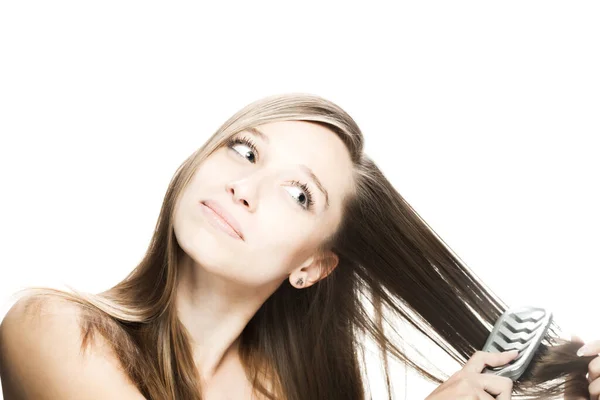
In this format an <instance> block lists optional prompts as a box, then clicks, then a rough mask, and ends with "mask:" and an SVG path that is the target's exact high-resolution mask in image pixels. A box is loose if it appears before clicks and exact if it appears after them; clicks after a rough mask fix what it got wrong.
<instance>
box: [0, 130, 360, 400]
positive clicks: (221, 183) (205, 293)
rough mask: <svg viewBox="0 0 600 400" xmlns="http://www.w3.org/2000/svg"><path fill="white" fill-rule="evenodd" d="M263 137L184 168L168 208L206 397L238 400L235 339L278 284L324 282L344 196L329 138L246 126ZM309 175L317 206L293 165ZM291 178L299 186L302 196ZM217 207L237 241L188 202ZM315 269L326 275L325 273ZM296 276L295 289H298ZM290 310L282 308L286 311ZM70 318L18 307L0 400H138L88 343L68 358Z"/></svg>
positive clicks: (67, 311)
mask: <svg viewBox="0 0 600 400" xmlns="http://www.w3.org/2000/svg"><path fill="white" fill-rule="evenodd" d="M257 128H258V129H260V131H261V132H262V133H264V135H265V137H264V138H261V137H259V135H256V134H253V133H251V132H249V131H242V132H240V133H238V134H237V135H236V137H241V136H245V137H248V138H250V139H251V140H252V141H253V142H254V143H255V144H256V146H257V152H254V151H253V150H252V149H251V148H250V147H248V146H247V145H246V144H244V143H238V144H234V145H233V146H232V147H231V148H229V147H227V146H224V147H222V148H220V149H218V150H217V151H216V152H214V153H213V154H211V155H210V156H209V157H208V158H207V159H206V160H205V161H204V162H203V163H202V164H201V165H200V166H199V167H198V169H197V170H196V171H195V174H194V176H193V178H192V180H191V181H190V182H189V184H188V186H187V187H186V189H185V190H184V192H183V193H182V194H181V197H180V198H179V201H178V203H177V205H176V210H175V220H174V228H175V235H176V237H177V241H178V243H179V245H180V246H181V249H182V252H181V253H180V257H179V261H180V268H179V281H178V286H177V290H176V306H177V313H178V316H179V318H180V320H181V321H182V323H183V325H184V326H185V327H186V329H187V330H188V332H189V334H190V336H191V339H192V348H193V356H194V360H195V362H196V366H197V368H198V372H199V374H200V376H201V378H202V380H203V396H204V398H206V399H209V400H211V399H212V400H220V399H225V398H233V399H238V398H248V397H249V396H248V395H249V393H250V392H249V391H250V385H249V382H248V381H247V380H246V377H245V375H244V372H243V369H242V367H241V364H240V361H239V353H238V342H239V341H238V339H239V335H240V333H241V332H242V330H243V328H244V327H245V326H246V325H247V323H248V321H249V320H250V319H251V318H252V316H253V315H254V314H255V313H256V311H257V310H258V309H259V308H260V306H261V305H262V304H263V303H264V302H265V301H266V300H267V299H268V298H269V296H270V295H271V294H272V293H273V292H274V291H275V290H276V289H277V288H278V287H279V286H280V285H281V284H282V283H284V282H285V281H286V280H289V281H290V283H291V284H292V285H293V286H295V287H296V288H297V289H298V290H302V289H303V288H307V287H309V286H311V285H313V284H315V283H316V282H317V281H319V280H320V279H324V278H325V277H326V275H327V274H325V273H323V271H324V270H325V269H326V268H327V269H329V270H331V269H333V268H335V267H336V266H337V263H338V258H337V256H336V255H335V254H334V253H332V252H328V253H326V254H317V253H316V251H315V250H316V247H317V245H318V244H320V243H321V242H322V240H323V239H324V238H326V237H327V236H328V235H329V234H331V233H332V232H334V231H335V229H336V228H337V226H338V224H339V223H340V221H341V201H342V199H343V197H344V196H345V195H346V194H347V193H349V191H350V190H351V188H352V177H351V170H352V163H351V160H350V156H349V153H348V151H347V149H346V147H345V145H344V144H343V142H342V141H341V139H340V138H339V137H338V136H337V135H335V134H334V133H333V132H331V131H329V130H328V129H327V128H325V127H322V126H320V125H317V124H313V123H309V122H303V121H280V122H274V123H268V124H263V125H259V126H257ZM300 164H302V165H305V166H306V167H308V168H310V169H311V170H312V171H313V172H314V174H315V175H316V176H317V177H318V179H319V181H320V182H321V183H322V186H323V187H324V189H325V190H326V191H327V193H328V202H329V206H328V207H326V197H325V195H324V194H323V193H322V192H321V191H320V190H319V189H318V187H317V185H316V184H315V183H314V181H313V180H311V179H310V178H309V175H307V173H306V172H305V171H304V170H303V169H302V168H301V167H300V166H299V165H300ZM293 181H299V182H301V183H305V184H307V185H308V189H309V190H310V192H311V193H312V201H313V205H312V206H311V209H309V210H307V209H306V208H305V207H306V206H307V205H308V201H307V196H308V193H307V192H306V191H305V190H304V189H303V188H301V187H298V186H296V185H295V184H294V183H293ZM205 199H211V200H214V201H217V202H218V203H219V204H220V206H221V207H223V208H224V209H225V210H226V211H227V212H228V213H230V214H231V215H233V217H234V218H235V219H236V220H237V221H238V223H239V225H240V228H241V230H242V232H243V237H244V238H243V240H239V239H235V238H232V237H231V236H228V235H227V234H226V233H224V232H223V231H221V230H219V229H216V228H215V227H213V226H212V225H211V224H209V223H208V221H207V219H206V216H204V214H203V213H201V212H200V205H199V204H198V202H199V201H200V200H205ZM325 267H326V268H325ZM300 278H301V279H302V284H300V283H298V280H299V279H300ZM291 311H293V310H291ZM76 316H77V309H76V308H75V307H73V306H70V305H69V304H68V303H66V302H62V301H53V302H51V303H49V304H48V305H47V308H46V309H45V312H44V313H43V314H42V316H41V317H40V318H38V319H37V320H35V321H33V320H32V319H31V318H27V315H26V313H25V311H24V304H23V303H22V302H18V303H17V304H16V305H15V306H14V307H13V308H12V309H11V310H10V311H9V313H8V314H7V316H6V317H5V318H4V320H3V323H2V326H1V328H0V345H1V347H0V372H1V373H2V385H3V391H4V396H5V398H6V399H13V398H14V399H34V398H35V399H54V398H65V399H69V398H73V399H75V398H77V399H105V398H121V399H141V398H143V397H142V396H141V394H140V393H139V392H138V391H137V389H136V388H135V386H133V384H132V383H131V382H130V381H129V380H128V378H127V376H126V375H125V374H124V372H123V371H122V370H121V368H120V366H119V364H118V362H117V361H116V356H115V354H114V353H113V352H112V351H111V349H110V346H108V345H107V343H106V342H104V341H103V339H102V338H101V337H97V340H96V342H95V346H94V347H93V348H92V351H91V352H88V353H86V354H85V355H82V354H80V353H79V345H78V340H77V339H78V336H79V326H78V324H77V321H76Z"/></svg>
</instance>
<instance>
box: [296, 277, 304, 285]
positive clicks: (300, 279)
mask: <svg viewBox="0 0 600 400" xmlns="http://www.w3.org/2000/svg"><path fill="white" fill-rule="evenodd" d="M296 285H298V286H302V285H304V279H303V278H298V280H297V281H296Z"/></svg>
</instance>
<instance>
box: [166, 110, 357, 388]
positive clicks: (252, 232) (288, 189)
mask: <svg viewBox="0 0 600 400" xmlns="http://www.w3.org/2000/svg"><path fill="white" fill-rule="evenodd" d="M257 128H259V129H260V131H261V132H262V133H264V135H266V139H261V137H260V136H259V135H255V134H252V133H250V132H247V131H244V132H241V133H239V134H237V135H236V137H243V136H245V137H248V138H250V139H251V140H252V141H253V142H254V144H255V145H256V146H257V150H258V151H257V153H258V154H256V153H254V152H253V151H252V150H251V148H249V147H248V145H246V144H243V143H239V144H234V145H233V146H232V148H227V147H225V148H222V149H220V150H217V151H216V152H215V153H213V154H212V155H211V156H210V157H209V158H208V159H207V160H206V161H205V162H204V163H203V164H202V165H201V166H200V167H199V168H198V170H197V171H196V173H195V175H194V177H193V178H192V181H191V182H190V183H189V185H188V187H187V188H186V190H185V192H184V193H183V195H182V197H181V199H180V203H179V204H178V206H179V207H178V209H177V210H176V214H175V221H174V224H175V234H176V237H177V239H178V242H179V243H180V245H181V247H182V248H183V250H184V251H185V253H183V259H182V265H181V266H182V268H181V269H180V271H181V274H180V280H179V282H180V283H179V287H178V290H177V304H178V312H179V316H180V319H181V321H182V322H183V324H184V325H185V326H186V328H187V329H188V331H189V332H190V334H191V336H192V339H193V348H194V358H195V360H196V364H197V366H198V370H199V371H200V374H201V376H202V377H203V378H204V379H205V380H206V384H207V385H208V387H211V386H210V385H211V382H217V383H220V382H221V381H222V375H223V374H225V375H229V372H230V371H233V373H235V374H237V375H240V373H241V371H242V370H241V367H240V365H239V360H238V359H237V355H238V352H237V344H238V338H239V335H240V333H241V332H242V330H243V329H244V327H245V326H246V324H247V323H248V321H249V320H250V319H251V318H252V316H253V315H254V314H255V313H256V311H257V310H258V309H259V308H260V306H261V305H262V304H263V303H264V302H265V301H266V300H267V298H268V297H269V296H270V295H271V294H272V293H273V292H274V291H275V290H276V289H277V288H278V287H279V286H280V285H281V284H282V283H283V282H284V281H285V280H289V281H290V283H291V284H292V285H294V286H295V287H297V288H299V289H302V288H306V287H309V286H311V285H313V284H314V283H315V282H317V281H318V280H320V279H323V278H324V277H325V274H322V273H321V271H322V269H321V267H322V266H324V265H327V266H329V267H335V266H336V265H337V261H338V259H337V256H336V255H335V254H334V253H331V252H330V253H328V254H315V248H316V246H317V245H318V244H319V243H321V241H322V240H323V239H324V238H325V237H326V236H327V235H329V234H331V233H332V232H333V231H334V229H335V228H336V227H337V226H338V224H339V222H340V220H341V199H342V196H344V195H345V194H346V193H347V192H348V191H349V190H350V189H351V184H352V181H351V169H352V163H351V160H350V156H349V153H348V151H347V149H346V147H345V145H344V144H343V142H342V141H341V139H340V138H339V137H338V136H337V135H335V134H334V133H332V132H331V131H329V130H328V129H326V128H324V127H322V126H319V125H316V124H312V123H308V122H302V121H281V122H275V123H269V124H264V125H261V126H258V127H257ZM298 164H304V165H306V166H308V167H309V168H311V169H312V170H313V172H314V173H315V175H316V176H317V177H318V179H319V180H320V181H321V183H322V185H323V186H324V188H325V190H326V191H327V193H328V200H329V206H328V207H326V197H325V195H324V194H323V193H321V191H320V190H319V189H318V188H317V186H316V185H315V184H314V183H313V181H312V180H310V179H309V178H308V175H307V174H306V173H304V172H303V170H302V169H301V168H300V167H298ZM294 180H295V181H300V182H302V183H306V184H307V185H308V187H309V190H310V192H311V193H312V201H313V202H314V204H313V205H312V209H310V210H308V211H307V210H306V209H305V208H304V207H305V206H306V205H307V198H306V195H307V193H304V192H303V189H302V188H299V187H297V186H294V185H293V184H292V181H294ZM206 198H209V199H213V200H216V201H218V202H219V204H220V205H221V206H223V207H224V208H225V209H226V210H227V211H228V212H229V213H230V214H232V215H233V216H234V218H236V220H237V221H238V223H239V225H240V227H241V230H242V232H243V236H244V240H238V239H234V238H232V237H229V236H228V235H227V234H224V233H223V232H221V231H218V230H217V229H215V228H214V227H213V226H212V225H210V224H209V223H208V222H207V221H206V217H205V216H204V215H203V214H201V213H200V210H199V205H198V201H199V200H202V199H206ZM303 206H304V207H303ZM300 278H302V280H303V285H299V284H297V282H298V280H299V279H300ZM226 378H227V379H225V380H229V378H230V376H227V377H226ZM217 386H218V385H217Z"/></svg>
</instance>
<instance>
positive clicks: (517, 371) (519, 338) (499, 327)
mask: <svg viewBox="0 0 600 400" xmlns="http://www.w3.org/2000/svg"><path fill="white" fill-rule="evenodd" d="M551 322H552V313H551V312H550V311H549V310H547V309H545V308H541V307H532V306H521V307H513V308H510V309H508V310H507V311H506V312H505V313H504V314H502V316H501V317H500V318H499V319H498V321H496V324H495V325H494V329H493V330H492V332H491V333H490V335H489V336H488V339H487V341H486V342H485V345H484V346H483V349H482V350H483V351H487V352H491V353H501V352H504V351H510V350H518V351H519V354H518V355H517V357H515V358H514V359H512V360H511V361H510V362H509V363H508V364H506V365H502V366H499V367H489V366H488V367H485V368H484V370H483V371H482V373H484V374H494V375H499V376H504V377H507V378H511V379H512V380H513V381H516V380H517V379H519V377H520V376H521V375H522V374H523V372H525V369H526V368H527V366H528V365H529V363H530V362H531V360H532V359H533V356H534V354H535V352H536V350H537V349H538V347H539V346H540V343H541V342H542V339H543V338H544V336H545V335H546V332H547V331H548V327H549V326H550V323H551Z"/></svg>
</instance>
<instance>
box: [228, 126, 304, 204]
mask: <svg viewBox="0 0 600 400" xmlns="http://www.w3.org/2000/svg"><path fill="white" fill-rule="evenodd" d="M238 145H243V146H246V147H248V148H249V149H250V150H247V151H246V152H239V151H237V150H235V148H236V147H238ZM243 146H242V147H243ZM227 147H229V148H230V149H232V150H234V151H235V152H236V153H238V154H239V155H240V157H244V158H245V159H246V160H248V161H250V162H251V163H252V164H256V161H257V159H258V149H257V148H256V144H254V142H253V141H252V140H251V139H250V138H247V137H237V138H231V139H229V140H228V141H227ZM248 153H250V157H251V158H250V159H249V158H247V156H248ZM292 184H293V186H294V187H296V188H299V189H302V190H301V191H300V194H299V196H298V197H297V198H296V203H298V204H299V205H300V207H302V208H303V209H305V210H311V209H312V207H313V204H314V202H313V197H312V193H311V191H310V189H309V188H308V185H307V184H305V183H302V182H298V181H293V182H292Z"/></svg>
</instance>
